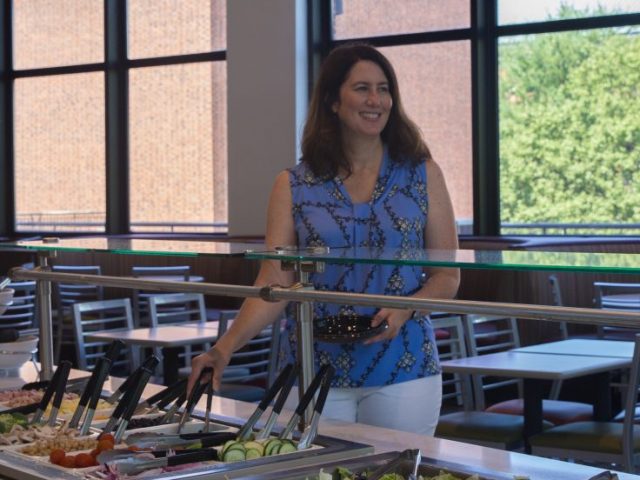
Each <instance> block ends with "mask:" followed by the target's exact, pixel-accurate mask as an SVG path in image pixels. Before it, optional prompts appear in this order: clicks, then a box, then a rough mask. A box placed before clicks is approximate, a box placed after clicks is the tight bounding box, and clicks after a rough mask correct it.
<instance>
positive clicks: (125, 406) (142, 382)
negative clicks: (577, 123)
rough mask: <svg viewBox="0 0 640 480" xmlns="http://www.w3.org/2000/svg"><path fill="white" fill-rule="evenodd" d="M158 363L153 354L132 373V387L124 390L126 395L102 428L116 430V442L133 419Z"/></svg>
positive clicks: (106, 431) (107, 430)
mask: <svg viewBox="0 0 640 480" xmlns="http://www.w3.org/2000/svg"><path fill="white" fill-rule="evenodd" d="M158 363H159V360H158V358H157V357H155V356H153V355H152V356H151V357H149V358H148V359H147V360H146V361H145V363H144V365H143V366H142V367H140V368H139V369H137V370H136V371H135V372H134V373H133V374H132V376H133V377H134V380H133V381H132V387H131V388H129V389H128V390H127V391H125V392H124V395H123V396H122V398H121V399H120V401H119V402H118V405H116V408H115V409H114V411H113V414H112V415H111V418H109V420H108V421H107V424H106V425H105V427H104V429H103V430H102V431H103V433H109V432H111V431H113V430H115V431H116V433H115V434H114V439H115V440H116V442H119V441H120V439H121V438H122V435H123V434H124V431H125V430H126V428H127V425H128V424H129V420H131V417H132V416H133V411H134V410H135V408H136V406H137V405H138V402H139V400H140V397H141V396H142V391H143V390H144V388H145V387H146V385H147V383H148V382H149V379H150V378H151V375H152V374H153V370H155V368H156V366H157V365H158Z"/></svg>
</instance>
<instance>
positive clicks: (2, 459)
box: [0, 433, 99, 480]
mask: <svg viewBox="0 0 640 480" xmlns="http://www.w3.org/2000/svg"><path fill="white" fill-rule="evenodd" d="M92 435H96V434H95V433H93V434H92ZM26 446H27V445H26V444H25V445H11V446H8V447H4V448H3V450H2V451H0V477H1V478H7V477H8V478H16V479H18V478H19V479H20V480H22V479H25V480H32V479H45V478H46V479H49V480H50V479H63V480H64V479H78V478H87V477H86V475H87V474H89V473H90V472H93V471H95V470H97V469H98V468H99V467H86V468H65V467H61V466H59V465H54V464H52V463H51V462H50V461H49V457H48V456H34V455H27V454H25V453H21V452H20V450H21V449H23V448H24V447H26ZM82 452H84V453H88V450H77V451H74V452H73V454H74V455H75V454H78V453H82ZM9 471H10V472H12V473H8V472H9ZM5 475H6V476H7V477H5Z"/></svg>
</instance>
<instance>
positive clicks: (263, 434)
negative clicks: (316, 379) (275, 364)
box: [256, 365, 300, 440]
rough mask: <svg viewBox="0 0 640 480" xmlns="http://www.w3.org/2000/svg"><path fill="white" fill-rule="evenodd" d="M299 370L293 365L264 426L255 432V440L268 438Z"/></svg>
mask: <svg viewBox="0 0 640 480" xmlns="http://www.w3.org/2000/svg"><path fill="white" fill-rule="evenodd" d="M299 371H300V369H299V368H298V366H297V365H295V366H294V367H293V368H292V370H291V372H290V373H289V376H288V377H287V380H286V382H285V384H284V386H283V387H282V390H280V394H279V395H278V398H277V399H276V403H274V405H273V408H272V409H271V413H270V414H269V417H268V418H267V421H266V423H265V424H264V427H262V430H260V431H259V432H258V433H257V435H256V440H264V439H266V438H269V435H270V434H271V430H273V427H274V425H275V424H276V420H277V419H278V416H279V415H280V412H281V411H282V407H284V404H285V402H286V401H287V398H288V397H289V393H290V392H291V388H292V387H293V384H294V383H295V382H296V378H297V377H298V373H299Z"/></svg>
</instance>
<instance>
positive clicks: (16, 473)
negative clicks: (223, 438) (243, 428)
mask: <svg viewBox="0 0 640 480" xmlns="http://www.w3.org/2000/svg"><path fill="white" fill-rule="evenodd" d="M203 423H204V422H202V421H199V420H194V421H193V422H190V423H189V424H185V426H184V428H183V432H184V433H190V432H196V431H199V430H200V429H201V428H202V424H203ZM211 427H214V428H215V429H216V430H219V431H224V430H228V431H237V430H238V429H239V428H240V425H239V424H237V423H233V422H228V421H216V420H215V419H214V420H213V421H212V422H211ZM176 428H177V427H176V425H175V424H169V425H160V426H158V427H150V428H147V429H138V430H136V431H137V432H140V431H147V432H151V431H153V432H157V433H175V429H176ZM131 432H133V431H131ZM127 433H130V432H127ZM277 433H278V432H277V431H275V432H274V434H276V435H277ZM372 451H373V447H371V446H369V445H365V444H360V443H354V442H348V441H345V440H340V439H336V438H331V437H325V436H322V435H320V436H318V437H317V438H316V440H315V441H314V442H313V445H312V446H311V447H310V448H309V449H306V450H302V451H298V452H293V453H287V454H282V455H275V456H271V457H262V458H256V459H253V460H246V461H242V462H235V463H209V464H203V466H202V467H201V468H197V469H190V470H186V471H177V472H167V473H164V474H159V475H154V477H153V478H159V479H163V480H166V479H183V478H189V479H219V480H224V479H228V478H239V477H246V476H250V475H258V474H266V473H270V472H277V471H281V470H286V471H289V470H291V469H293V468H297V467H302V466H305V465H310V464H318V463H323V464H324V463H328V462H332V461H335V460H340V459H345V458H353V457H355V456H358V455H365V454H368V453H372ZM25 457H27V456H26V455H22V454H15V453H14V452H0V476H3V477H7V478H13V479H20V480H23V479H24V480H51V479H52V478H56V479H58V478H60V479H63V480H67V479H78V478H90V479H91V478H93V479H95V478H98V477H97V476H96V475H93V473H94V472H95V469H93V468H92V469H87V470H86V471H82V470H80V469H75V470H70V469H62V468H61V467H57V466H55V465H52V464H50V463H49V462H48V459H44V460H46V461H38V459H37V458H34V457H28V458H25ZM63 470H64V471H63Z"/></svg>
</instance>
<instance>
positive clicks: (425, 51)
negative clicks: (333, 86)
mask: <svg viewBox="0 0 640 480" xmlns="http://www.w3.org/2000/svg"><path fill="white" fill-rule="evenodd" d="M470 12H471V8H470V2H469V1H467V0H455V1H451V0H447V1H444V0H442V1H426V0H409V1H406V2H391V1H386V0H385V1H371V0H344V1H334V2H333V10H332V13H333V29H332V30H333V38H334V40H335V41H337V40H340V41H341V42H347V41H355V40H362V41H367V40H370V39H371V38H372V37H374V36H380V37H378V38H376V39H375V40H376V42H375V43H376V44H377V45H378V46H379V47H380V49H381V51H382V52H383V53H384V54H385V55H386V56H387V57H388V58H389V60H390V61H391V63H392V64H393V66H394V69H395V70H396V73H397V76H398V82H399V84H400V93H401V95H402V101H403V104H404V106H405V109H406V110H407V113H408V114H409V115H410V117H411V118H412V120H413V121H415V122H416V123H417V124H418V126H419V127H420V129H421V130H422V133H423V135H424V137H425V140H426V142H427V145H428V146H429V148H430V150H431V153H432V154H433V156H434V158H435V159H436V161H437V162H438V164H439V165H440V167H441V168H442V170H443V171H444V174H445V177H446V180H447V185H448V187H449V191H450V194H451V197H452V201H453V205H454V210H455V216H456V221H457V223H458V225H459V230H460V231H464V232H468V231H469V229H470V228H471V226H472V223H473V185H472V148H471V147H472V128H471V119H472V110H471V105H472V102H471V42H470V38H471V37H470V30H469V27H470V21H471V20H470V17H471V14H470ZM410 33H412V34H421V33H426V34H427V35H426V36H425V38H424V40H423V41H420V42H418V43H416V39H415V37H413V38H412V37H411V36H409V35H407V34H410ZM429 33H432V34H437V35H439V36H438V37H437V38H436V37H429V36H428V34H429ZM385 36H387V37H386V38H385ZM443 36H444V37H445V38H446V40H447V41H442V37H443ZM461 38H462V40H461ZM336 43H337V42H336Z"/></svg>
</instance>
